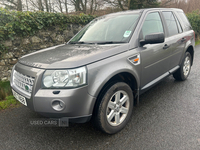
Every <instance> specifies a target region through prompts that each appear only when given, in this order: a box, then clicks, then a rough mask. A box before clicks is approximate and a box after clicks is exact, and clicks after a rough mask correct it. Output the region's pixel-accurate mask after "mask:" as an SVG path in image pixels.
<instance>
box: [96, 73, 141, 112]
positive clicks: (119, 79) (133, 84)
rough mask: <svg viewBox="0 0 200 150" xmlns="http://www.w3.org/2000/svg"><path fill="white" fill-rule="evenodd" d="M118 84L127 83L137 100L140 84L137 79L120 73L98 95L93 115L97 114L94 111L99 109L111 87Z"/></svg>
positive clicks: (129, 74)
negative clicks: (103, 97)
mask: <svg viewBox="0 0 200 150" xmlns="http://www.w3.org/2000/svg"><path fill="white" fill-rule="evenodd" d="M116 82H125V83H126V84H128V85H129V86H130V88H131V89H132V92H133V97H134V100H135V96H137V94H138V84H139V83H138V82H137V80H136V78H135V76H134V75H133V74H131V73H129V72H120V73H117V74H115V75H113V76H112V77H111V78H110V79H109V80H108V81H107V82H106V83H105V84H104V85H103V87H102V88H101V90H100V92H99V93H98V94H97V99H96V102H95V104H94V108H93V113H94V112H95V111H94V110H95V109H96V107H98V105H99V103H100V102H101V98H102V96H103V95H104V94H105V92H106V91H107V90H108V89H109V87H110V86H111V85H112V84H114V83H116Z"/></svg>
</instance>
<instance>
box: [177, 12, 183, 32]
mask: <svg viewBox="0 0 200 150" xmlns="http://www.w3.org/2000/svg"><path fill="white" fill-rule="evenodd" d="M175 18H176V22H177V25H178V31H179V33H182V32H183V29H182V27H181V24H180V22H179V20H178V18H177V17H176V15H175Z"/></svg>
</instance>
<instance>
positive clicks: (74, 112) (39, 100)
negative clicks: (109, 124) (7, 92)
mask: <svg viewBox="0 0 200 150" xmlns="http://www.w3.org/2000/svg"><path fill="white" fill-rule="evenodd" d="M13 70H16V71H18V72H20V73H21V74H24V75H28V76H31V77H34V78H35V82H34V85H33V90H32V93H31V96H30V97H28V96H27V95H26V94H25V93H23V91H21V90H20V89H19V88H18V87H17V86H15V85H14V84H13V81H12V79H13V77H12V76H13V75H12V76H11V87H12V89H13V90H14V91H16V92H17V93H18V94H20V95H22V96H24V97H25V98H26V101H27V107H29V108H30V109H32V110H33V111H35V112H38V113H40V114H41V115H43V116H46V117H49V118H68V119H69V121H70V122H86V121H88V120H89V119H90V118H91V116H92V112H93V107H94V103H95V100H96V98H95V97H92V96H91V95H89V94H88V90H87V86H83V87H79V88H75V89H41V82H42V75H43V73H44V71H45V70H43V69H36V68H32V67H28V66H24V65H22V64H20V63H17V64H16V65H15V67H14V68H13ZM56 100H58V101H62V102H63V103H64V105H63V109H62V110H60V111H57V110H55V109H53V106H52V102H53V101H56Z"/></svg>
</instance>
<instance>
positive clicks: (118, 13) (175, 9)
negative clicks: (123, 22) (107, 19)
mask: <svg viewBox="0 0 200 150" xmlns="http://www.w3.org/2000/svg"><path fill="white" fill-rule="evenodd" d="M152 10H159V11H165V10H167V11H169V10H171V11H181V12H183V10H182V9H178V8H145V9H135V10H126V11H120V12H116V13H111V14H107V15H105V16H112V15H120V14H122V15H124V14H132V13H142V12H148V11H152Z"/></svg>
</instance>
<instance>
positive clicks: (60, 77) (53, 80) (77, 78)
mask: <svg viewBox="0 0 200 150" xmlns="http://www.w3.org/2000/svg"><path fill="white" fill-rule="evenodd" d="M85 84H86V68H85V67H81V68H77V69H68V70H46V71H45V73H44V75H43V86H44V87H45V88H59V87H63V88H64V87H66V88H68V87H69V88H70V87H78V86H81V85H85Z"/></svg>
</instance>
